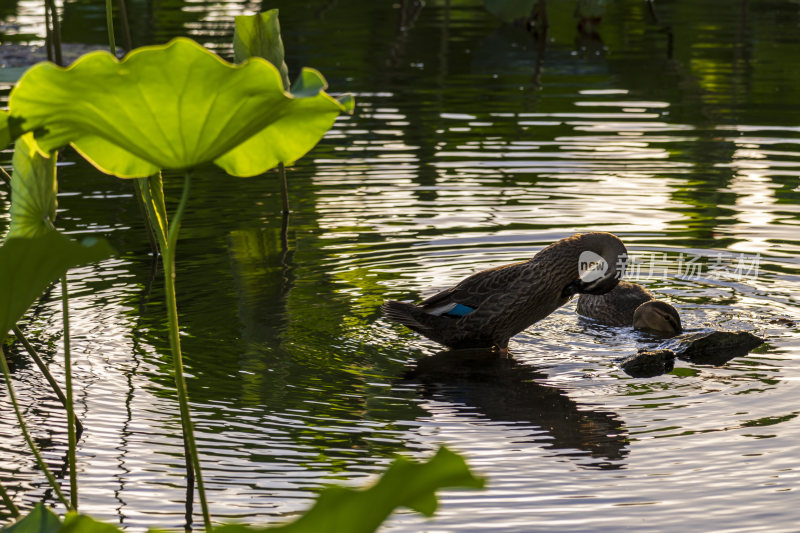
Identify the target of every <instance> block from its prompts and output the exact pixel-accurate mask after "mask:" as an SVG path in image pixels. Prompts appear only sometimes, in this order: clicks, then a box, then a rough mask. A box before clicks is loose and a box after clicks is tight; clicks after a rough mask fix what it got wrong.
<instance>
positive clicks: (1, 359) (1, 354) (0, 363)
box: [0, 350, 71, 509]
mask: <svg viewBox="0 0 800 533" xmlns="http://www.w3.org/2000/svg"><path fill="white" fill-rule="evenodd" d="M0 369H1V370H2V371H3V377H4V378H5V380H6V388H7V389H8V399H9V400H11V405H12V406H13V407H14V413H15V414H16V415H17V422H18V423H19V428H20V430H21V431H22V436H23V437H24V438H25V442H26V443H27V444H28V447H29V448H30V449H31V452H32V453H33V456H34V457H35V458H36V464H37V465H39V469H40V470H41V471H42V472H44V475H45V477H47V481H48V482H49V483H50V486H51V487H53V491H54V492H55V493H56V497H57V498H58V499H59V501H60V502H61V503H63V504H64V505H65V506H66V507H67V509H71V507H70V504H69V502H68V501H67V499H66V498H65V497H64V493H63V492H61V488H60V487H59V486H58V482H57V481H56V478H55V477H53V474H52V472H50V469H49V468H47V464H45V462H44V459H42V454H41V453H40V452H39V448H38V447H37V446H36V443H34V442H33V439H32V438H31V434H30V433H29V432H28V426H27V424H25V419H24V418H22V411H20V409H19V403H18V402H17V394H16V393H15V392H14V385H12V384H11V371H10V370H9V369H8V361H6V354H5V351H4V350H0Z"/></svg>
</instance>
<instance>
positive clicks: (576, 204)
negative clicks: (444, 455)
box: [0, 0, 800, 532]
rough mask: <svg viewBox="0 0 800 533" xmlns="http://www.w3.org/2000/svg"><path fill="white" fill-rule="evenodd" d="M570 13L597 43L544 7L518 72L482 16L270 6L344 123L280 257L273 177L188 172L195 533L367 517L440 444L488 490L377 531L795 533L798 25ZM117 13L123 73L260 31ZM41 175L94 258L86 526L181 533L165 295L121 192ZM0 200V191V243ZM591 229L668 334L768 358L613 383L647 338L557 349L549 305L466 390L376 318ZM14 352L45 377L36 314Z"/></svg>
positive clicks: (74, 169)
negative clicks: (624, 257) (351, 506)
mask: <svg viewBox="0 0 800 533" xmlns="http://www.w3.org/2000/svg"><path fill="white" fill-rule="evenodd" d="M40 3H41V2H38V1H37V2H34V1H28V0H20V1H18V2H11V5H10V7H3V8H2V9H0V17H2V18H0V32H3V33H4V34H6V35H7V36H8V35H26V34H37V33H41V30H42V28H41V26H40V21H41V17H42V12H41V7H40ZM95 4H98V5H96V6H95V5H90V3H87V2H70V1H68V2H66V5H65V7H64V25H65V28H64V34H65V39H67V40H73V41H77V40H80V41H81V42H86V43H90V44H102V42H103V40H104V39H105V28H104V27H103V12H102V5H101V4H102V3H97V2H95ZM581 5H582V6H583V9H586V10H589V9H590V8H591V9H596V10H597V9H599V10H600V12H602V14H603V17H602V21H601V22H600V23H599V24H597V25H596V26H595V27H594V29H592V28H588V27H587V25H586V24H584V25H583V27H584V31H583V32H581V31H579V29H578V18H576V17H575V10H576V4H575V3H574V2H568V1H556V0H551V1H550V2H548V14H549V22H550V28H549V32H548V35H547V39H546V40H544V41H539V42H537V41H536V40H535V39H534V38H533V37H532V36H531V34H530V33H527V32H526V31H525V30H524V28H522V27H515V26H503V25H501V24H500V22H499V21H498V20H497V19H495V18H494V17H493V16H492V15H490V14H489V13H488V12H487V11H486V10H485V9H484V7H483V3H482V2H479V1H471V0H470V1H458V0H451V1H447V0H428V1H426V2H425V4H424V5H423V4H422V3H415V2H412V1H408V2H397V3H395V4H392V3H391V2H383V1H380V2H376V1H372V0H363V1H353V0H351V1H349V2H336V1H322V0H319V1H308V2H299V1H292V2H288V1H284V2H275V3H273V4H269V5H267V4H265V5H264V6H263V8H265V9H266V8H271V7H280V8H281V23H282V28H283V33H284V42H285V45H286V48H287V62H288V63H289V67H290V71H291V73H296V72H297V70H298V68H299V67H300V66H303V65H308V66H313V67H316V68H318V69H319V70H321V71H322V72H323V74H325V76H326V77H327V79H328V81H329V82H330V85H331V87H330V91H331V92H332V93H343V92H351V93H353V94H354V95H355V97H356V102H357V109H356V113H355V114H354V115H353V116H352V117H343V118H341V119H340V120H338V121H337V123H336V125H335V126H334V128H333V129H332V130H331V132H330V133H329V134H328V135H327V136H326V137H325V139H324V140H323V142H322V143H321V144H320V145H319V146H318V147H317V148H315V149H314V150H313V151H312V152H311V153H310V154H308V155H307V156H306V157H305V158H304V159H303V160H301V161H299V162H298V163H297V164H296V165H294V166H293V167H292V168H291V169H290V171H289V183H290V197H291V203H292V211H293V212H292V215H291V219H290V222H289V230H288V236H287V237H286V239H282V237H281V214H280V210H281V206H280V194H279V188H278V184H277V180H276V176H275V174H273V173H270V174H268V175H266V176H264V177H261V178H253V179H244V180H243V179H237V178H232V177H229V176H226V175H223V174H222V173H221V172H218V171H217V170H216V169H214V168H204V169H200V170H198V172H197V179H195V183H194V186H193V193H192V198H191V199H190V204H189V208H188V212H187V215H186V221H185V224H184V228H185V229H184V230H183V231H182V238H181V241H180V246H179V249H178V250H179V251H178V282H177V283H178V287H177V288H178V305H179V309H180V312H181V323H182V327H183V335H184V336H183V342H184V353H185V359H186V366H187V372H188V373H189V374H190V376H189V378H188V379H189V388H190V396H191V399H192V401H193V408H194V419H195V422H196V425H197V428H198V439H199V446H200V449H201V461H202V463H203V465H204V472H205V478H206V484H207V490H208V497H209V500H210V502H211V511H212V514H213V516H214V517H215V519H217V520H223V519H236V520H240V521H246V522H248V523H252V524H267V523H277V522H279V521H282V520H285V519H286V518H287V517H289V516H291V515H293V514H295V513H297V512H298V511H300V510H302V509H304V508H305V507H306V506H307V505H308V503H309V501H310V498H312V497H313V496H314V494H315V493H316V491H318V489H319V488H320V487H321V486H323V485H324V484H326V483H330V482H338V483H344V484H347V485H352V486H361V485H363V484H365V483H367V482H368V481H369V480H371V479H373V477H374V475H375V474H376V473H377V472H379V471H381V470H382V469H384V468H385V467H386V465H387V464H388V463H389V462H390V461H391V458H392V457H393V455H395V454H397V453H402V454H406V455H410V456H412V457H418V458H424V457H428V456H430V455H431V454H432V453H433V451H434V450H435V449H436V448H437V447H438V446H439V445H442V444H445V445H447V446H449V447H451V448H453V449H455V450H458V451H459V452H462V453H463V454H464V455H465V456H466V457H467V459H468V462H469V464H470V466H471V467H473V468H474V470H475V471H477V472H478V473H480V474H481V475H484V476H486V478H487V479H488V488H487V490H485V491H478V492H465V491H445V492H443V493H442V498H441V500H442V506H441V508H440V510H439V512H438V513H437V514H436V517H435V518H434V519H432V520H427V519H424V518H422V517H420V516H419V515H416V514H413V513H410V512H401V513H399V514H396V515H394V516H393V518H392V519H391V520H390V521H389V523H388V524H387V525H386V526H385V530H386V531H397V532H400V531H403V532H420V531H429V532H441V531H454V532H455V531H458V532H465V531H504V532H511V531H515V532H527V531H593V532H595V531H606V532H614V531H620V530H623V529H629V530H634V531H686V530H687V529H692V530H696V531H729V532H733V531H737V532H745V531H748V532H749V531H770V532H790V531H797V530H798V524H799V523H800V507H798V505H797V502H798V493H797V492H798V486H800V458H799V457H800V456H799V455H798V450H800V448H799V447H798V442H800V419H799V418H798V414H800V404H798V401H797V398H798V397H800V307H798V306H799V305H800V180H799V179H798V176H800V158H799V157H798V156H800V94H798V90H799V89H800V32H798V31H797V29H798V25H800V5H798V4H797V3H790V2H777V1H758V0H750V1H747V0H744V1H741V2H731V1H728V0H725V1H723V0H715V1H708V2H691V1H688V0H685V1H682V0H672V1H667V0H665V1H663V2H658V3H657V4H655V6H654V11H651V10H650V9H649V8H648V4H647V3H646V2H643V1H640V0H617V1H615V2H605V3H600V2H598V3H597V5H595V6H593V7H592V6H588V2H584V3H581ZM131 6H132V7H131V9H132V10H133V11H134V13H133V15H132V24H133V27H134V38H135V39H137V40H138V42H139V43H140V44H143V43H156V42H164V41H166V40H167V39H169V38H170V37H172V36H175V35H190V36H193V37H194V38H196V39H198V40H199V41H200V42H202V43H204V44H207V45H208V46H210V47H212V48H213V49H215V50H216V51H218V52H220V53H222V54H223V55H226V56H230V54H231V46H230V45H229V42H230V39H231V35H232V31H233V29H232V24H231V22H232V20H231V18H232V16H233V15H236V14H240V13H249V12H253V11H254V10H257V9H260V8H262V6H260V5H259V4H258V3H255V2H222V1H220V2H182V1H173V2H151V1H144V0H142V1H139V2H131ZM9 88H10V86H8V85H6V86H5V92H4V93H3V94H5V95H7V90H8V89H9ZM10 157H11V153H10V151H6V152H4V153H3V154H2V160H3V164H4V165H8V164H10ZM59 173H60V174H59V182H60V183H59V186H60V195H59V209H60V211H59V221H58V223H59V225H60V227H62V228H64V229H65V230H67V231H68V232H70V233H74V234H85V233H101V234H103V235H105V236H106V237H108V238H109V239H110V240H111V241H112V243H113V245H114V246H115V248H116V249H117V250H119V252H120V253H119V255H118V256H117V257H116V258H114V259H110V260H108V261H106V262H104V263H102V264H100V265H96V266H93V267H90V268H83V269H77V270H73V271H71V272H70V291H71V293H72V295H73V300H72V304H71V305H72V316H71V322H72V344H73V358H74V363H73V365H74V367H75V368H74V376H75V377H74V381H75V383H76V387H77V390H76V403H77V410H78V414H79V416H80V417H81V418H82V420H83V421H84V424H85V426H86V430H85V432H84V434H83V437H82V439H81V441H80V444H79V449H78V454H79V455H78V463H79V469H80V489H81V490H80V497H81V509H82V511H84V512H88V513H91V514H94V515H96V516H97V517H100V518H103V519H106V520H110V521H113V522H116V523H120V524H122V525H124V526H126V527H128V528H129V529H130V530H131V531H142V530H144V529H145V528H146V527H151V526H160V527H173V528H181V527H182V526H183V525H184V512H185V510H184V504H183V501H184V496H185V494H184V489H183V486H184V482H183V475H184V470H183V459H182V451H183V450H182V444H181V439H180V421H179V418H178V417H179V415H178V408H177V403H176V400H175V395H174V393H173V387H172V379H171V376H170V373H169V372H170V368H171V363H170V359H169V350H168V342H167V334H166V325H165V322H166V319H165V312H164V309H163V307H164V305H163V299H162V287H163V286H162V281H161V279H160V278H159V277H158V276H153V275H152V271H153V262H152V258H151V256H150V255H149V248H148V242H147V240H146V238H145V235H144V233H143V229H142V222H141V216H140V213H139V211H138V207H137V205H136V203H135V200H134V198H133V194H132V192H133V189H132V187H131V186H130V184H129V183H128V182H124V181H121V180H117V179H114V178H110V177H105V176H100V175H98V174H97V172H96V171H94V170H93V169H92V168H91V167H89V166H88V165H86V164H85V163H82V162H80V161H79V160H78V158H77V157H76V156H75V155H74V154H70V153H67V154H66V155H65V160H64V162H63V164H62V165H61V166H60V169H59ZM169 178H170V176H167V177H166V178H165V181H166V184H167V185H166V187H167V195H168V198H171V199H172V200H173V201H174V200H175V199H176V198H177V197H178V194H179V189H180V185H181V181H182V180H180V179H177V180H176V179H169ZM8 201H9V196H8V191H7V189H6V188H5V187H0V204H2V207H3V209H2V210H0V211H2V213H4V215H3V216H2V218H0V227H2V226H5V225H6V224H7V218H8V217H7V206H8ZM173 205H174V204H173ZM0 229H1V228H0ZM595 230H602V231H610V232H613V233H615V234H617V235H619V236H620V237H621V238H622V239H623V241H624V242H625V243H626V245H627V246H628V249H629V251H630V252H631V253H632V255H633V256H634V258H635V259H636V262H635V263H634V264H633V265H632V268H631V269H630V271H629V275H630V276H631V277H633V278H634V279H635V280H638V282H640V283H642V284H644V285H645V286H646V287H647V288H648V289H650V290H651V291H653V292H654V293H655V294H656V295H657V297H659V298H662V299H664V300H666V301H669V302H671V303H672V304H673V305H675V306H676V307H677V308H678V310H679V311H680V314H681V317H682V320H683V323H684V327H686V328H688V329H694V328H703V327H711V328H717V329H737V330H746V331H750V332H753V333H755V334H757V335H760V336H762V337H764V338H766V340H767V342H766V344H764V345H763V346H761V347H760V348H758V349H756V350H755V352H754V353H751V354H749V355H747V356H745V357H738V358H735V359H733V360H731V361H730V362H728V363H727V364H725V365H723V366H719V367H714V366H704V365H694V364H691V363H686V362H682V361H678V362H677V365H676V368H675V370H674V371H673V372H672V373H670V374H667V375H663V376H660V377H656V378H648V379H634V378H630V377H628V376H627V375H625V374H624V373H623V372H622V371H621V370H620V369H619V367H618V365H617V364H616V363H615V361H614V359H615V358H618V357H621V356H625V355H628V354H631V353H633V352H635V351H636V350H637V348H638V347H641V346H643V339H642V337H640V336H637V335H635V334H634V333H632V332H631V331H630V330H629V329H627V328H610V327H604V326H600V325H597V324H595V323H593V322H591V321H589V320H584V319H580V318H579V317H578V316H577V315H576V314H575V312H574V302H571V303H570V304H567V305H566V306H564V307H563V308H561V309H559V310H558V311H557V312H555V313H553V314H552V315H551V316H550V317H548V318H547V319H545V320H543V321H542V322H540V323H538V324H536V325H534V326H533V327H531V328H530V329H529V330H527V331H525V332H524V333H522V334H520V335H518V336H517V337H515V338H514V339H513V340H512V342H511V345H510V349H511V352H512V355H513V358H512V359H510V360H495V361H492V362H486V361H481V362H478V363H475V362H474V361H472V360H471V359H470V358H469V356H467V355H463V354H453V353H447V352H443V351H442V350H441V347H439V346H437V345H435V344H434V343H432V342H430V341H427V340H425V339H423V338H421V337H419V336H418V335H416V334H413V333H411V332H409V331H407V330H405V329H404V328H402V327H400V326H397V325H394V324H391V323H389V322H388V321H386V320H385V319H383V318H381V316H380V312H379V306H380V304H381V303H382V302H383V301H384V300H385V299H410V300H417V299H420V298H422V297H424V296H427V295H430V294H432V293H433V292H435V291H437V290H440V289H442V288H445V287H447V286H450V285H452V284H454V283H456V282H458V281H459V280H460V279H462V278H463V277H465V276H467V275H469V274H471V273H473V272H476V271H478V270H481V269H483V268H487V267H490V266H494V265H498V264H503V263H508V262H513V261H520V260H524V259H527V258H530V257H531V256H533V255H534V254H535V253H536V252H537V251H539V250H540V249H542V248H543V247H544V246H546V245H548V244H550V243H552V242H554V241H555V240H558V239H561V238H563V237H566V236H568V235H571V234H572V233H575V232H578V231H595ZM282 240H285V242H283V243H282ZM25 329H26V331H27V332H29V334H30V335H29V336H30V337H32V338H33V339H35V341H36V345H37V347H38V348H39V349H40V350H41V351H42V352H43V353H44V354H45V355H46V357H47V358H48V359H49V360H51V361H52V364H51V367H52V368H53V371H54V373H56V374H57V375H58V376H61V375H63V372H62V366H61V362H62V358H61V343H60V331H61V315H60V301H59V293H58V289H57V288H54V289H53V290H52V291H51V292H50V293H49V294H47V295H46V296H45V297H44V298H43V299H42V300H41V301H40V302H39V303H38V304H36V305H35V306H34V308H33V309H32V310H31V312H30V313H29V316H28V319H27V322H26V325H25ZM13 351H14V353H15V354H16V355H15V356H14V357H12V361H11V363H12V365H13V367H14V368H13V371H14V377H15V379H16V380H17V388H18V390H19V391H20V395H21V397H22V402H23V404H24V405H25V406H26V412H25V415H26V417H27V418H28V420H29V421H30V423H31V426H32V427H33V431H34V434H35V436H36V438H37V440H38V442H39V444H40V445H41V446H42V448H43V450H44V452H45V455H46V458H47V460H48V462H49V463H50V464H51V465H52V466H53V467H54V468H55V469H56V470H59V469H62V473H63V468H64V466H63V463H64V455H65V450H66V442H67V436H66V422H65V416H64V414H63V410H62V409H61V408H60V405H59V404H58V401H57V399H56V398H55V397H53V396H52V395H50V394H49V393H48V392H45V391H47V389H46V383H45V382H44V380H43V379H42V378H41V377H40V375H39V374H38V371H37V370H36V368H35V367H34V366H33V365H31V364H30V363H29V362H28V359H27V357H26V356H25V355H24V353H23V352H22V351H21V350H20V349H18V348H17V347H14V349H13ZM417 361H420V362H419V364H417ZM3 390H4V389H3ZM0 480H2V483H3V485H4V486H6V487H8V488H10V490H11V491H12V492H14V493H15V494H16V501H17V502H18V503H19V504H20V505H22V506H24V507H29V506H31V505H33V504H34V503H35V502H36V501H39V500H40V499H41V498H42V497H43V496H46V495H47V494H46V493H47V489H46V484H44V483H43V478H42V476H41V475H40V474H39V473H38V472H37V471H36V470H35V466H34V464H33V461H32V460H31V459H30V457H29V456H28V454H26V453H25V448H24V443H23V441H22V439H21V437H20V436H19V434H18V430H17V428H16V426H15V422H14V420H13V414H12V413H11V412H10V406H9V404H8V402H7V396H6V394H5V393H0ZM196 520H197V516H196V517H195V521H196Z"/></svg>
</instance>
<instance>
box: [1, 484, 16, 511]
mask: <svg viewBox="0 0 800 533" xmlns="http://www.w3.org/2000/svg"><path fill="white" fill-rule="evenodd" d="M0 498H2V500H3V503H4V504H5V505H6V509H8V512H9V513H11V516H12V518H17V517H18V516H19V509H18V508H17V506H16V505H14V500H12V499H11V498H10V497H9V496H8V493H7V492H6V489H5V488H4V487H3V484H2V483H0Z"/></svg>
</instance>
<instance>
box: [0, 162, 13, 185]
mask: <svg viewBox="0 0 800 533" xmlns="http://www.w3.org/2000/svg"><path fill="white" fill-rule="evenodd" d="M0 179H1V180H3V183H5V184H6V186H7V187H11V176H9V174H8V171H7V170H6V169H4V168H3V167H0Z"/></svg>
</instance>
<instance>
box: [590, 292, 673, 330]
mask: <svg viewBox="0 0 800 533" xmlns="http://www.w3.org/2000/svg"><path fill="white" fill-rule="evenodd" d="M576 311H577V313H578V314H579V315H583V316H586V317H589V318H593V319H595V320H597V321H598V322H601V323H603V324H606V325H608V326H628V327H630V326H633V328H634V329H638V330H644V331H649V332H650V333H655V334H657V335H659V336H663V337H674V336H675V335H678V334H679V333H681V332H682V331H683V327H682V326H681V317H680V315H679V314H678V311H677V310H676V309H675V308H674V307H672V306H671V305H670V304H668V303H666V302H662V301H660V300H656V299H654V298H653V295H652V294H651V293H650V291H648V290H647V289H645V288H644V287H642V286H641V285H636V284H635V283H629V282H627V281H620V282H619V284H618V285H617V286H616V287H614V289H613V290H611V291H609V292H607V293H605V294H582V295H581V296H580V298H578V305H577V307H576Z"/></svg>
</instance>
